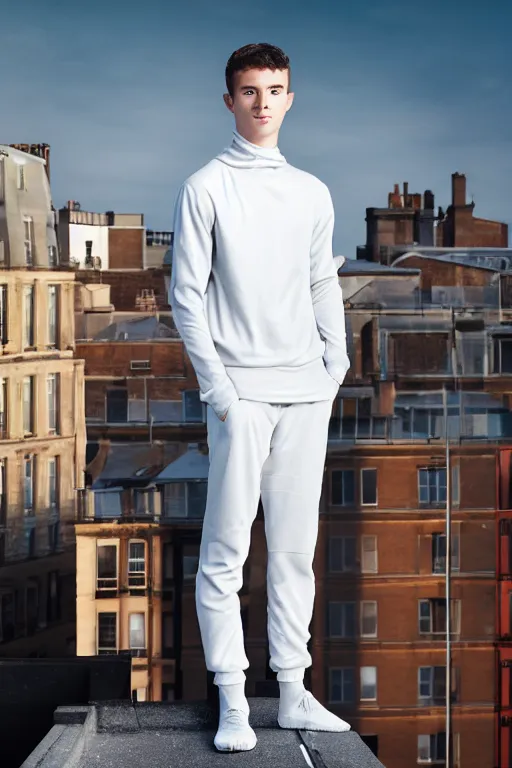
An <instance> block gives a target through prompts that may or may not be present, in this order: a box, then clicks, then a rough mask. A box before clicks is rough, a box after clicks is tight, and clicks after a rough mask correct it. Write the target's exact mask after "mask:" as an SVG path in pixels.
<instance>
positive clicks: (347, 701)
mask: <svg viewBox="0 0 512 768" xmlns="http://www.w3.org/2000/svg"><path fill="white" fill-rule="evenodd" d="M333 673H341V675H340V684H339V687H340V692H341V696H340V698H339V699H334V698H333V697H332V693H333V688H334V685H333ZM345 674H347V675H348V676H349V677H350V675H351V676H352V680H351V681H350V680H349V681H345ZM347 684H348V687H350V685H351V686H352V697H351V698H345V696H344V693H345V687H346V686H347ZM328 695H329V702H328V703H329V704H355V702H356V668H355V667H329V693H328Z"/></svg>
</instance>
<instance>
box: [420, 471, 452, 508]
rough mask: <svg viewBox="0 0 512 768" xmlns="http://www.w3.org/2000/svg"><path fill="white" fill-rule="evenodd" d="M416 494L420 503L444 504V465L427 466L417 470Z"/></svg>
mask: <svg viewBox="0 0 512 768" xmlns="http://www.w3.org/2000/svg"><path fill="white" fill-rule="evenodd" d="M418 496H419V501H420V504H429V505H431V506H434V505H435V506H437V505H441V504H446V468H445V467H427V468H425V469H419V470H418Z"/></svg>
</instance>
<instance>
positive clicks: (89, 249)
mask: <svg viewBox="0 0 512 768" xmlns="http://www.w3.org/2000/svg"><path fill="white" fill-rule="evenodd" d="M91 261H92V240H86V241H85V263H86V264H90V263H91Z"/></svg>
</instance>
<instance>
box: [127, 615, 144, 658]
mask: <svg viewBox="0 0 512 768" xmlns="http://www.w3.org/2000/svg"><path fill="white" fill-rule="evenodd" d="M134 617H141V618H142V633H143V637H142V645H135V644H134V642H133V640H132V633H137V632H140V627H138V628H137V627H135V628H134V627H132V619H134ZM128 646H129V649H130V651H145V650H146V648H147V627H146V612H145V611H130V613H129V614H128Z"/></svg>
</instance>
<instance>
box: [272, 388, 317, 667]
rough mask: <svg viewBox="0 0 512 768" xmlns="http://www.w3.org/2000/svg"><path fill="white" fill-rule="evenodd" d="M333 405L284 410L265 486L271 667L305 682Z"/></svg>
mask: <svg viewBox="0 0 512 768" xmlns="http://www.w3.org/2000/svg"><path fill="white" fill-rule="evenodd" d="M331 412H332V401H330V400H322V401H320V402H316V403H294V404H292V405H289V406H287V407H285V408H283V410H282V412H281V416H280V419H279V421H278V423H277V426H276V428H275V430H274V434H273V437H272V442H271V452H270V456H269V458H268V459H267V460H266V462H265V464H264V467H263V473H262V482H261V497H262V503H263V508H264V511H265V533H266V537H267V546H268V567H267V593H268V637H269V648H270V667H271V669H272V670H274V672H277V673H278V675H277V679H278V680H279V681H283V682H284V681H291V680H302V678H303V675H304V670H305V668H306V667H309V666H311V661H312V660H311V655H310V653H309V651H308V649H307V644H308V641H309V639H310V637H311V636H310V634H309V625H310V623H311V618H312V615H313V604H314V599H315V577H314V572H313V557H314V553H315V547H316V541H317V536H318V518H319V503H320V495H321V490H322V480H323V474H324V467H325V456H326V451H327V436H328V427H329V419H330V416H331Z"/></svg>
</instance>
